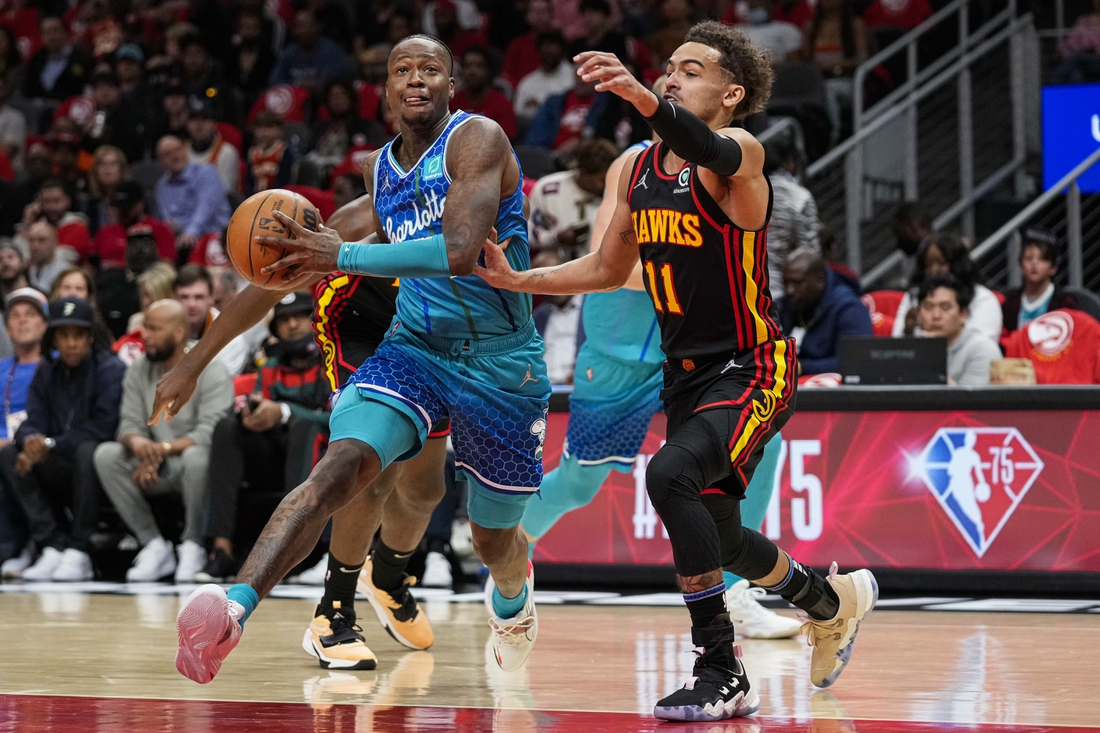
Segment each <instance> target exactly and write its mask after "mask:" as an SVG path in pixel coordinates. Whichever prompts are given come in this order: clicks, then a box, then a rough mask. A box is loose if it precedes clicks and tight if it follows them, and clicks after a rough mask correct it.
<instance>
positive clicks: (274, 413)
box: [197, 292, 329, 583]
mask: <svg viewBox="0 0 1100 733" xmlns="http://www.w3.org/2000/svg"><path fill="white" fill-rule="evenodd" d="M312 312H313V300H312V298H311V297H310V294H309V293H304V292H303V293H291V294H290V295H288V296H287V297H286V298H284V299H283V300H282V302H280V303H279V304H278V305H276V306H275V315H274V317H273V318H272V319H271V335H272V336H273V337H274V338H275V342H274V343H271V344H268V345H265V346H264V352H265V353H266V354H267V362H266V363H265V364H264V366H263V367H261V368H260V370H259V373H258V374H257V377H256V384H255V387H254V388H253V389H252V391H251V394H249V395H248V399H247V400H246V401H245V403H244V406H243V407H242V408H241V410H240V412H239V413H238V414H232V415H229V416H227V417H223V418H222V419H221V420H220V421H219V422H218V424H217V426H216V427H215V428H214V438H213V442H212V445H211V451H210V462H211V465H215V466H217V467H218V470H217V471H211V472H210V473H209V475H208V478H207V492H206V496H207V502H208V505H207V511H206V536H207V537H208V538H211V539H212V541H213V552H212V554H211V556H210V560H209V562H208V563H207V564H206V567H205V568H203V572H202V574H201V575H200V576H199V577H198V579H197V580H198V581H199V582H202V583H210V582H221V581H223V580H225V579H227V578H228V577H230V576H232V575H233V574H234V573H235V572H236V560H235V557H234V548H233V537H234V534H235V532H236V524H237V502H238V496H239V494H240V492H241V491H242V490H243V486H242V485H243V484H245V481H246V479H247V487H248V489H249V490H250V491H253V492H260V491H262V492H279V493H285V492H287V491H289V490H290V489H292V488H294V487H295V486H297V485H298V484H300V483H301V482H303V481H305V479H306V477H307V476H309V472H310V470H311V469H312V468H313V464H314V462H315V460H316V458H318V457H319V456H318V448H319V445H320V442H321V440H323V439H324V438H326V437H327V436H328V410H327V406H328V398H329V386H328V382H327V381H326V380H325V378H324V375H323V374H322V372H321V355H320V352H319V350H318V348H317V343H316V342H315V341H314V339H313V327H312V325H311V323H310V315H311V313H312Z"/></svg>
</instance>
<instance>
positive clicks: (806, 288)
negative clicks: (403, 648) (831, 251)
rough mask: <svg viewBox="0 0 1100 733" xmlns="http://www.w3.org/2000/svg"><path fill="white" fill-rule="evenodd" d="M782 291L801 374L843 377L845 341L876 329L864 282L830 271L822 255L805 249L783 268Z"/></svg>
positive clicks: (784, 319) (782, 310)
mask: <svg viewBox="0 0 1100 733" xmlns="http://www.w3.org/2000/svg"><path fill="white" fill-rule="evenodd" d="M783 289H784V294H785V297H784V298H783V299H782V300H780V301H779V321H780V323H781V324H782V326H783V333H785V334H787V335H788V336H789V337H791V338H793V339H794V341H795V345H796V347H797V349H798V363H799V365H800V366H801V367H802V373H803V374H826V373H830V372H839V371H840V340H841V339H842V338H843V337H845V336H870V335H871V334H872V332H873V330H874V329H873V327H872V325H871V314H870V313H868V312H867V306H865V305H864V304H863V301H861V300H860V299H859V283H858V282H853V281H850V280H848V279H846V278H845V277H844V276H842V275H840V274H839V273H837V272H835V271H834V270H831V269H830V268H829V266H828V265H827V264H826V262H825V258H824V257H822V256H821V253H820V252H817V251H816V250H812V249H800V250H796V251H795V252H792V253H791V254H790V256H789V257H787V261H786V263H785V264H784V266H783Z"/></svg>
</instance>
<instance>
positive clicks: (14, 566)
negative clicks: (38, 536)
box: [0, 542, 34, 578]
mask: <svg viewBox="0 0 1100 733" xmlns="http://www.w3.org/2000/svg"><path fill="white" fill-rule="evenodd" d="M32 562H34V543H33V542H28V543H27V546H26V547H24V548H23V551H22V552H20V553H19V554H18V555H16V556H15V557H10V558H8V559H7V560H5V561H4V563H3V564H2V565H0V578H18V577H20V576H21V575H23V571H24V570H26V569H27V568H29V567H30V566H31V563H32Z"/></svg>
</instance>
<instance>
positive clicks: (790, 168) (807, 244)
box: [764, 128, 821, 300]
mask: <svg viewBox="0 0 1100 733" xmlns="http://www.w3.org/2000/svg"><path fill="white" fill-rule="evenodd" d="M764 174H765V175H766V176H768V179H769V180H770V181H771V184H772V218H771V222H770V223H769V225H768V238H767V244H768V278H769V280H770V285H771V294H772V299H773V300H779V298H781V297H783V264H784V263H785V262H786V261H787V255H788V254H790V253H791V252H794V251H795V250H797V249H804V248H805V249H811V250H815V251H820V250H821V240H820V238H819V237H818V219H817V202H816V201H814V195H813V194H812V193H810V190H809V189H808V188H806V187H805V186H803V185H802V184H801V183H799V180H798V178H799V176H801V174H802V153H801V152H800V151H799V149H798V145H797V143H796V141H795V136H794V133H793V131H792V130H791V128H787V129H786V130H785V131H783V132H781V133H779V134H778V135H776V136H774V137H773V138H772V139H771V140H768V142H767V143H766V144H765V145H764Z"/></svg>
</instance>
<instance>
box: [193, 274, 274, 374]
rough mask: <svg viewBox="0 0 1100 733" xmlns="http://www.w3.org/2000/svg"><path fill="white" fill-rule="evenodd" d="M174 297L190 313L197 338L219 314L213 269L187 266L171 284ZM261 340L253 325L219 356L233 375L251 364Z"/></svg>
mask: <svg viewBox="0 0 1100 733" xmlns="http://www.w3.org/2000/svg"><path fill="white" fill-rule="evenodd" d="M172 297H173V298H175V299H176V300H178V301H179V302H180V304H181V305H182V306H183V308H184V312H185V313H186V314H187V321H188V323H189V324H190V338H192V339H194V340H195V341H198V340H199V339H200V338H202V335H203V333H205V332H206V329H207V328H208V327H209V326H210V324H211V323H213V322H214V319H215V318H217V317H218V310H217V309H216V308H215V307H214V279H213V278H212V277H211V276H210V272H209V271H208V270H207V269H206V268H205V267H201V266H200V265H195V264H192V263H188V264H186V265H184V266H183V267H181V268H180V270H179V274H177V275H176V281H175V283H174V284H173V285H172ZM262 340H263V339H262V337H261V338H257V337H256V327H254V328H253V329H251V330H249V331H247V332H245V333H243V334H241V335H240V336H237V337H236V338H235V339H233V340H232V341H230V342H229V343H228V344H227V345H226V347H225V348H224V349H222V350H221V351H220V352H219V353H218V356H217V357H216V359H217V360H218V361H220V362H221V363H222V364H223V365H224V366H225V368H226V370H227V371H228V372H229V375H230V376H233V377H235V376H237V375H238V374H240V373H241V372H243V371H244V369H245V367H246V366H248V362H249V359H250V357H251V356H252V354H253V352H255V351H256V349H257V348H258V347H259V342H260V341H262Z"/></svg>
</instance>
